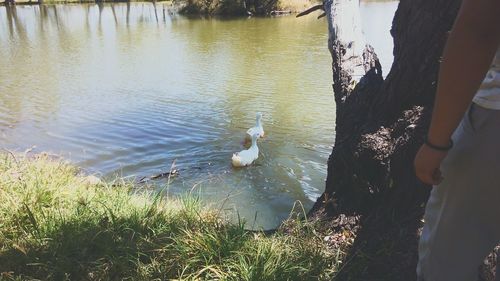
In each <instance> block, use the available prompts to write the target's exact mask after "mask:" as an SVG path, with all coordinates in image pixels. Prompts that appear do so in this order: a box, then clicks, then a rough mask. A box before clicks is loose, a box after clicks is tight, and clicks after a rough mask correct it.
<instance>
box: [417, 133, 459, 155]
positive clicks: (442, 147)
mask: <svg viewBox="0 0 500 281" xmlns="http://www.w3.org/2000/svg"><path fill="white" fill-rule="evenodd" d="M424 144H425V145H426V146H428V147H430V148H432V149H434V150H437V151H441V152H447V151H448V150H450V149H451V148H452V147H453V140H451V139H448V140H447V141H434V140H433V139H431V138H430V137H429V136H426V137H425V140H424Z"/></svg>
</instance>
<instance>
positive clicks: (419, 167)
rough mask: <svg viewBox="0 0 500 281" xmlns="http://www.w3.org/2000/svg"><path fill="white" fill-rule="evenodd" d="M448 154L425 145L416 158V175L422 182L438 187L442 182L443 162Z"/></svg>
mask: <svg viewBox="0 0 500 281" xmlns="http://www.w3.org/2000/svg"><path fill="white" fill-rule="evenodd" d="M447 154H448V152H446V151H439V150H436V149H433V148H430V147H429V146H427V145H425V144H423V145H422V146H421V147H420V149H419V150H418V152H417V155H416V156H415V162H414V165H415V173H416V175H417V178H419V179H420V180H421V181H422V182H424V183H426V184H431V185H437V184H439V183H440V182H441V181H442V179H443V178H442V176H441V170H440V169H439V167H440V166H441V162H442V161H443V159H444V158H445V157H446V155H447Z"/></svg>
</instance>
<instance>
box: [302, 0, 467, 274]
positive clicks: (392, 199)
mask: <svg viewBox="0 0 500 281" xmlns="http://www.w3.org/2000/svg"><path fill="white" fill-rule="evenodd" d="M459 5H460V1H459V0H401V1H400V3H399V7H398V9H397V11H396V15H395V17H394V21H393V27H392V30H391V34H392V36H393V38H394V63H393V65H392V68H391V70H390V73H389V74H388V76H387V78H386V79H385V80H384V79H383V76H382V69H381V66H380V63H379V62H378V59H377V56H376V54H375V52H374V50H373V48H372V47H371V46H369V45H366V44H365V42H364V39H363V36H362V32H361V19H360V15H359V0H327V1H326V2H325V3H324V9H325V11H326V15H327V19H328V29H329V41H328V47H329V49H330V52H331V55H332V59H333V63H332V69H333V91H334V95H335V102H336V106H337V109H336V110H337V112H336V114H337V118H336V129H335V130H336V137H335V145H334V148H333V151H332V153H331V155H330V157H329V159H328V175H327V180H326V188H325V192H324V193H323V195H322V196H321V197H320V198H319V199H318V200H317V202H316V203H315V205H314V207H313V209H312V210H311V212H310V215H312V216H313V217H315V218H318V219H325V218H327V219H328V220H329V221H337V222H338V221H339V218H340V222H341V223H340V225H336V230H337V231H338V230H339V228H340V229H344V230H346V229H348V230H350V231H353V232H355V233H356V239H355V241H354V244H353V245H352V247H351V248H350V250H349V252H348V256H347V258H345V259H344V260H345V261H348V262H346V263H345V264H344V266H343V269H342V270H341V272H340V273H339V275H338V276H337V278H338V280H415V279H416V276H415V268H416V258H417V242H418V232H419V229H420V227H421V226H422V225H421V219H422V215H423V211H424V210H423V206H424V204H425V202H426V200H427V198H428V195H429V191H430V188H429V187H428V186H425V185H423V184H422V183H420V182H419V181H418V180H417V179H416V177H415V175H414V171H413V158H414V156H415V153H416V151H417V149H418V147H419V146H420V145H421V143H422V142H423V138H424V134H425V132H426V131H427V128H428V125H429V120H430V114H431V111H432V103H433V100H434V93H435V90H436V80H437V73H438V66H439V59H440V55H441V53H442V49H443V46H444V43H445V39H446V34H447V31H449V30H450V29H451V26H452V23H453V20H454V18H455V16H456V13H457V11H458V8H459Z"/></svg>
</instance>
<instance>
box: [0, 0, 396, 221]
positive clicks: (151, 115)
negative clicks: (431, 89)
mask: <svg viewBox="0 0 500 281" xmlns="http://www.w3.org/2000/svg"><path fill="white" fill-rule="evenodd" d="M156 8H157V9H156V13H155V9H154V7H153V5H152V4H151V3H133V4H129V5H127V4H112V5H111V4H104V5H100V6H98V5H55V6H54V5H52V6H18V7H15V8H11V9H8V10H7V9H6V8H5V7H0V146H1V147H4V148H8V149H15V150H17V151H23V150H24V149H27V148H30V147H32V146H36V147H35V148H34V151H35V152H40V151H49V152H51V153H56V154H62V155H63V156H64V157H66V158H67V159H70V160H71V161H73V162H74V163H76V164H77V165H78V166H81V167H82V168H84V169H85V170H86V171H87V172H89V173H96V174H97V175H100V176H103V177H106V178H114V177H116V176H126V177H131V178H140V177H143V176H150V175H153V174H157V173H161V172H165V171H168V170H169V169H170V167H171V165H172V163H173V162H174V161H175V166H176V168H177V169H178V170H179V171H180V175H179V176H178V177H176V178H174V179H173V180H172V181H171V183H170V185H169V186H168V189H169V193H171V194H180V193H183V192H186V191H189V190H194V191H195V192H196V193H197V194H200V195H201V197H202V198H203V199H204V200H206V201H207V202H212V203H214V204H216V205H217V206H219V207H221V208H223V209H230V210H234V209H236V210H238V212H239V214H240V215H241V216H242V217H244V218H246V219H247V221H248V222H249V225H250V226H251V225H254V226H261V227H264V228H270V227H274V226H276V225H277V224H278V223H279V222H280V221H281V220H282V219H284V218H286V216H287V215H288V213H289V211H290V209H291V207H292V205H293V203H294V202H295V201H296V200H300V201H301V202H302V203H303V204H304V206H305V208H306V209H307V208H310V207H311V206H312V204H313V202H314V200H315V199H316V198H317V196H319V195H320V194H321V192H322V191H323V189H324V180H325V177H326V161H327V158H328V155H329V153H330V152H331V145H332V144H333V140H334V123H335V104H334V101H333V94H332V90H331V81H332V78H331V67H330V63H331V57H330V55H329V53H328V49H327V45H326V42H327V26H326V22H325V20H324V19H322V20H316V19H315V16H310V17H305V18H300V19H296V18H295V17H292V16H290V17H280V18H249V19H188V18H185V17H181V16H177V15H173V14H170V12H169V10H168V9H165V10H164V6H163V5H157V7H156ZM395 8H396V3H395V2H367V3H364V4H363V5H362V13H363V17H365V18H366V19H367V20H368V24H365V25H366V27H367V30H365V31H366V33H367V36H368V37H369V38H374V39H375V42H374V45H375V47H376V48H380V49H381V51H379V54H380V55H381V57H382V60H383V64H384V65H385V66H386V72H387V67H388V65H390V63H391V62H390V60H391V53H390V52H391V48H392V45H391V39H390V36H389V33H388V30H389V25H390V22H391V18H392V15H393V13H394V9H395ZM256 112H262V113H263V116H264V117H263V123H264V129H265V131H266V134H267V136H266V138H265V139H263V140H262V141H259V148H260V156H259V159H258V160H257V161H256V163H255V165H253V166H251V167H248V168H244V169H233V168H232V167H231V163H230V158H231V155H232V153H233V152H236V151H239V150H241V149H243V148H244V147H243V144H242V141H243V139H244V136H245V131H246V130H247V129H248V128H249V127H251V126H253V124H254V122H255V113H256ZM154 182H155V183H156V184H157V185H156V186H157V189H158V190H159V189H161V188H165V182H164V181H154ZM255 218H256V221H255Z"/></svg>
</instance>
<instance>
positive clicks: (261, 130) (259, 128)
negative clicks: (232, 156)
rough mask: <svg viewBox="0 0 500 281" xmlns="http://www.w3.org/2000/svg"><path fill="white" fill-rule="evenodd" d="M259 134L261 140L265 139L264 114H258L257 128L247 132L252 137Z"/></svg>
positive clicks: (256, 119)
mask: <svg viewBox="0 0 500 281" xmlns="http://www.w3.org/2000/svg"><path fill="white" fill-rule="evenodd" d="M255 133H257V134H259V135H258V137H259V138H263V137H264V128H263V127H262V113H260V112H257V117H256V118H255V126H254V127H252V128H250V129H248V130H247V134H248V135H249V136H250V137H251V136H253V134H255Z"/></svg>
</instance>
